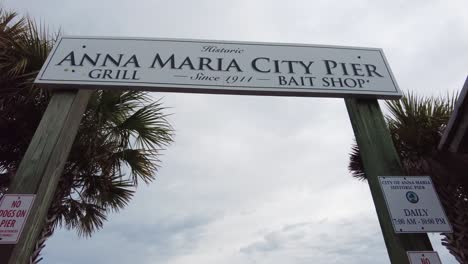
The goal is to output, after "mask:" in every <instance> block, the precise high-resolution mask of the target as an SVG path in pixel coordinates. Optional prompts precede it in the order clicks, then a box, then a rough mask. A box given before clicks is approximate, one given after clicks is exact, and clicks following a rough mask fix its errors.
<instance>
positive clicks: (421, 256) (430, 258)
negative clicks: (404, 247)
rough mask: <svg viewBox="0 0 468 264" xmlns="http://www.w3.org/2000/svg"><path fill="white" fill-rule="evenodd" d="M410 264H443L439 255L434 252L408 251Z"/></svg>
mask: <svg viewBox="0 0 468 264" xmlns="http://www.w3.org/2000/svg"><path fill="white" fill-rule="evenodd" d="M406 253H407V254H408V258H409V261H410V264H442V262H441V261H440V258H439V254H437V252H434V251H408V252H406Z"/></svg>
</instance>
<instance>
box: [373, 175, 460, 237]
mask: <svg viewBox="0 0 468 264" xmlns="http://www.w3.org/2000/svg"><path fill="white" fill-rule="evenodd" d="M379 182H380V187H381V188H382V191H383V194H384V197H385V202H386V203H387V208H388V210H389V213H390V217H391V218H392V223H393V228H394V229H395V232H396V233H428V232H444V233H451V232H452V227H451V226H450V224H449V222H448V219H447V216H446V215H445V212H444V209H443V208H442V205H441V203H440V201H439V197H438V196H437V193H436V191H435V189H434V186H433V184H432V181H431V178H430V177H429V176H411V177H409V176H408V177H405V176H379Z"/></svg>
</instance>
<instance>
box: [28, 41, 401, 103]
mask: <svg viewBox="0 0 468 264" xmlns="http://www.w3.org/2000/svg"><path fill="white" fill-rule="evenodd" d="M36 83H37V84H39V86H42V87H50V88H54V87H58V88H61V89H66V88H72V87H73V88H77V87H79V88H84V89H141V90H149V91H162V92H193V93H224V94H252V95H289V96H327V97H349V96H360V97H363V96H365V97H373V98H400V97H401V93H400V90H399V89H398V86H397V84H396V81H395V78H394V77H393V74H392V72H391V70H390V67H389V66H388V63H387V61H386V59H385V56H384V54H383V52H382V50H381V49H376V48H356V47H339V46H319V45H299V44H280V43H254V42H227V41H206V40H182V39H142V38H105V37H62V38H61V39H60V40H59V41H58V42H57V44H56V46H55V47H54V49H53V51H52V52H51V53H50V56H49V58H48V59H47V61H46V63H45V64H44V66H43V68H42V70H41V71H40V73H39V74H38V77H37V79H36ZM65 84H67V85H65Z"/></svg>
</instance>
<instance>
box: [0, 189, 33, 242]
mask: <svg viewBox="0 0 468 264" xmlns="http://www.w3.org/2000/svg"><path fill="white" fill-rule="evenodd" d="M35 197H36V195H34V194H5V195H4V196H3V197H2V200H1V201H0V244H16V243H18V238H19V236H20V235H21V231H22V230H23V226H24V223H25V222H26V219H28V215H29V212H30V211H31V207H32V204H33V202H34V198H35Z"/></svg>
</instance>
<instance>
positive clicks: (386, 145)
mask: <svg viewBox="0 0 468 264" xmlns="http://www.w3.org/2000/svg"><path fill="white" fill-rule="evenodd" d="M345 103H346V107H347V109H348V114H349V117H350V120H351V124H352V127H353V130H354V134H355V136H356V141H357V143H358V146H359V150H360V153H361V159H362V162H363V166H364V173H365V174H366V176H367V181H368V183H369V187H370V191H371V194H372V198H373V200H374V205H375V209H376V211H377V216H378V218H379V222H380V228H381V229H382V233H383V236H384V240H385V245H386V246H387V251H388V255H389V257H390V261H391V263H393V264H409V259H408V256H407V255H406V251H424V250H428V251H431V250H432V245H431V242H430V241H429V238H428V236H427V234H396V233H395V232H394V229H393V226H392V219H391V218H390V214H389V212H388V210H387V207H386V204H385V200H384V196H383V193H382V190H381V188H380V186H379V181H378V178H377V177H378V176H403V170H402V167H401V163H400V160H399V157H398V155H397V152H396V150H395V147H394V145H393V141H392V138H391V136H390V132H389V130H388V128H387V125H386V123H385V120H384V117H383V114H382V111H381V110H380V107H379V104H378V102H377V100H376V99H345Z"/></svg>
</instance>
